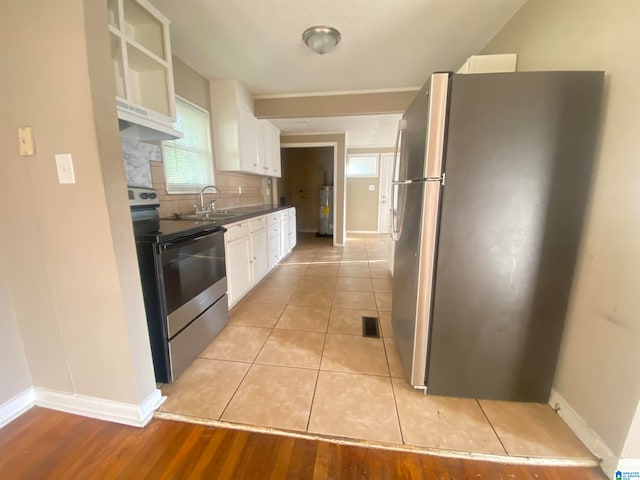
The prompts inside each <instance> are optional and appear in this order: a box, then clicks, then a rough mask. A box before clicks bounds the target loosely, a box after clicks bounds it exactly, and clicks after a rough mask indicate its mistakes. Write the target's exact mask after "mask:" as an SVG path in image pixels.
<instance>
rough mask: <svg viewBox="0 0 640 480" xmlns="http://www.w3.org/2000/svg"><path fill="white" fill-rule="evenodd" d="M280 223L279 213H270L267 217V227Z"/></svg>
mask: <svg viewBox="0 0 640 480" xmlns="http://www.w3.org/2000/svg"><path fill="white" fill-rule="evenodd" d="M279 221H280V214H279V213H272V214H270V215H267V225H275V224H277V223H278V222H279Z"/></svg>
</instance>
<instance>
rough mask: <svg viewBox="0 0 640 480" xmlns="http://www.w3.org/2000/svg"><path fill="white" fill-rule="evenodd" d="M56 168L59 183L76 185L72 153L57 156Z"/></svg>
mask: <svg viewBox="0 0 640 480" xmlns="http://www.w3.org/2000/svg"><path fill="white" fill-rule="evenodd" d="M55 157H56V168H57V170H58V183H76V175H75V173H74V171H73V160H72V158H71V154H70V153H58V154H56V156H55Z"/></svg>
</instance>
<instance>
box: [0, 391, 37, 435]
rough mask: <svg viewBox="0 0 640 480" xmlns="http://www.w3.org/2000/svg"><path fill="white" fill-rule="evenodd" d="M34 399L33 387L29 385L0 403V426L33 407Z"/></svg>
mask: <svg viewBox="0 0 640 480" xmlns="http://www.w3.org/2000/svg"><path fill="white" fill-rule="evenodd" d="M34 401H35V397H34V394H33V387H29V388H27V389H26V390H24V391H23V392H20V393H19V394H17V395H16V396H15V397H13V398H10V399H9V400H7V401H6V402H4V403H3V404H2V405H0V428H2V427H4V426H5V425H6V424H8V423H10V422H11V421H13V420H14V419H16V418H18V417H19V416H20V415H22V414H23V413H24V412H26V411H27V410H29V409H30V408H31V407H33V405H34Z"/></svg>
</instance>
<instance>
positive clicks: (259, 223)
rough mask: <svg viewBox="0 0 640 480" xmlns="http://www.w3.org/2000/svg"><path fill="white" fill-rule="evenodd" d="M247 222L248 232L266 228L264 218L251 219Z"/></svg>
mask: <svg viewBox="0 0 640 480" xmlns="http://www.w3.org/2000/svg"><path fill="white" fill-rule="evenodd" d="M248 222H249V231H250V232H255V231H257V230H260V229H261V228H265V227H266V226H267V222H266V219H265V218H264V217H258V218H252V219H251V220H248Z"/></svg>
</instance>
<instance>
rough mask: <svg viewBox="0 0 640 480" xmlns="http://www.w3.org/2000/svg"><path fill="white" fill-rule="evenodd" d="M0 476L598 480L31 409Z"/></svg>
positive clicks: (2, 450)
mask: <svg viewBox="0 0 640 480" xmlns="http://www.w3.org/2000/svg"><path fill="white" fill-rule="evenodd" d="M0 478H3V479H29V480H31V479H45V478H46V479H58V478H64V479H83V480H85V479H136V480H137V479H143V478H148V479H161V478H162V479H183V478H185V479H191V478H206V479H234V480H235V479H239V480H244V479H268V478H270V479H296V480H298V479H314V480H315V479H369V478H370V479H424V480H431V479H438V480H440V479H442V480H462V479H475V480H481V479H491V480H500V479H505V480H506V479H509V480H512V479H536V480H558V479H566V480H606V477H605V476H604V475H603V473H602V472H601V470H600V469H598V468H582V467H540V466H522V465H508V464H500V463H492V462H481V461H473V460H461V459H452V458H442V457H436V456H430V455H422V454H417V453H410V452H409V453H405V452H396V451H390V450H380V449H373V448H366V447H356V446H346V445H337V444H334V443H329V442H324V441H316V440H308V439H301V438H292V437H286V436H280V435H271V434H266V433H255V432H247V431H241V430H229V429H223V428H214V427H208V426H204V425H193V424H189V423H181V422H173V421H168V420H159V419H155V420H153V421H152V422H151V423H150V424H149V425H148V426H147V427H146V428H144V429H139V428H134V427H127V426H123V425H118V424H113V423H108V422H102V421H99V420H92V419H88V418H84V417H79V416H75V415H70V414H66V413H61V412H56V411H53V410H46V409H43V408H37V407H36V408H33V409H31V410H30V411H28V412H27V413H25V414H24V415H22V416H21V417H20V418H18V419H16V420H14V421H13V422H12V423H10V424H9V425H7V426H6V427H4V428H3V429H1V430H0Z"/></svg>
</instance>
